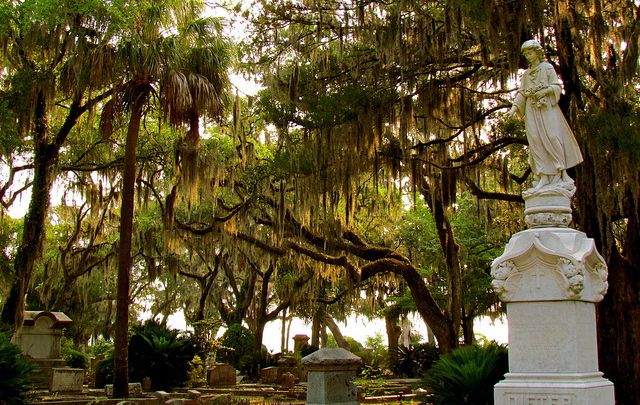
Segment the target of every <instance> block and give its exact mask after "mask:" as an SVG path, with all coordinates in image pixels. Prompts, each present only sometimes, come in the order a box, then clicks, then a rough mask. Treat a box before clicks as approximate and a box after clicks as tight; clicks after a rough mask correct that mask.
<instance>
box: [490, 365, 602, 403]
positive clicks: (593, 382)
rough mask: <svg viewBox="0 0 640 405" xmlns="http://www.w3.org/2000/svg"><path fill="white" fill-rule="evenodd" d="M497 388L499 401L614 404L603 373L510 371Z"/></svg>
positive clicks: (496, 396)
mask: <svg viewBox="0 0 640 405" xmlns="http://www.w3.org/2000/svg"><path fill="white" fill-rule="evenodd" d="M505 377H506V378H505V379H504V380H503V381H501V382H499V383H498V384H496V386H495V388H494V399H495V405H604V404H614V403H615V401H614V392H613V383H612V382H611V381H609V380H606V379H604V378H602V373H600V372H596V373H508V374H507V375H506V376H505Z"/></svg>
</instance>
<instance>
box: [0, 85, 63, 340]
mask: <svg viewBox="0 0 640 405" xmlns="http://www.w3.org/2000/svg"><path fill="white" fill-rule="evenodd" d="M46 110H47V109H46V101H45V96H44V94H43V93H42V92H39V93H38V95H37V99H36V107H35V117H36V118H35V125H34V135H33V136H34V144H35V148H34V149H35V150H34V156H33V166H34V173H33V186H32V189H31V193H32V194H31V202H30V203H29V210H28V211H27V214H26V215H25V217H24V226H23V232H22V241H21V242H20V246H19V247H18V249H17V252H16V256H15V258H14V271H15V278H14V281H13V284H12V286H11V290H10V292H9V296H8V297H7V301H6V302H5V305H4V307H3V309H2V315H1V324H2V326H5V327H7V329H10V330H11V331H12V332H13V333H17V332H18V331H19V330H20V328H21V327H22V321H23V319H24V310H25V298H26V294H27V289H28V288H29V284H30V282H31V277H32V275H33V268H34V266H35V262H36V260H37V259H38V258H39V257H40V256H41V255H42V246H43V242H44V236H45V221H46V216H47V211H48V209H49V204H50V200H49V191H50V190H51V186H52V184H53V180H54V169H55V166H56V163H57V161H58V154H59V148H56V147H55V145H51V144H49V143H47V135H48V131H49V128H48V120H47V111H46Z"/></svg>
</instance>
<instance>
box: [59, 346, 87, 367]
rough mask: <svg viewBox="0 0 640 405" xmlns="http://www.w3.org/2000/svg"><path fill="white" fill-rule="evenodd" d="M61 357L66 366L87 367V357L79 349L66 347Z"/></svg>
mask: <svg viewBox="0 0 640 405" xmlns="http://www.w3.org/2000/svg"><path fill="white" fill-rule="evenodd" d="M62 357H63V358H64V361H65V363H66V364H67V366H69V367H71V368H82V369H85V370H86V369H88V368H89V357H87V355H86V354H84V353H82V352H81V351H79V350H75V349H66V350H65V351H64V353H62Z"/></svg>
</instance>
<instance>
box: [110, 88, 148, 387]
mask: <svg viewBox="0 0 640 405" xmlns="http://www.w3.org/2000/svg"><path fill="white" fill-rule="evenodd" d="M145 101H146V92H141V93H140V94H138V95H137V97H136V99H135V101H134V103H133V106H132V110H131V119H130V120H129V127H128V128H127V143H126V145H125V155H124V168H123V174H122V205H121V209H120V243H119V247H118V250H119V252H118V287H117V299H116V328H115V329H116V331H115V347H114V356H113V363H114V364H113V396H114V397H115V398H126V397H128V396H129V364H128V362H129V351H128V339H127V338H128V331H129V283H130V270H131V240H132V234H133V211H134V193H135V176H136V148H137V145H138V133H139V132H140V121H141V120H142V108H143V106H144V104H145Z"/></svg>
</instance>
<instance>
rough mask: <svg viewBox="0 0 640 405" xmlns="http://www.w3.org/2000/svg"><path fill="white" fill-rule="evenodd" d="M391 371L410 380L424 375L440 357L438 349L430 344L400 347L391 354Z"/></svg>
mask: <svg viewBox="0 0 640 405" xmlns="http://www.w3.org/2000/svg"><path fill="white" fill-rule="evenodd" d="M389 357H390V359H389V360H390V363H391V369H392V370H393V372H394V373H396V374H400V375H404V376H406V377H409V378H413V377H417V376H421V375H423V374H424V373H425V372H426V371H427V370H429V369H430V368H431V366H432V365H433V363H435V362H436V361H437V360H438V358H439V357H440V355H439V353H438V348H437V347H436V346H435V345H433V344H429V343H423V344H419V345H415V346H413V345H410V346H409V347H405V346H398V347H397V348H396V349H395V350H394V351H393V352H391V353H389Z"/></svg>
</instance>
